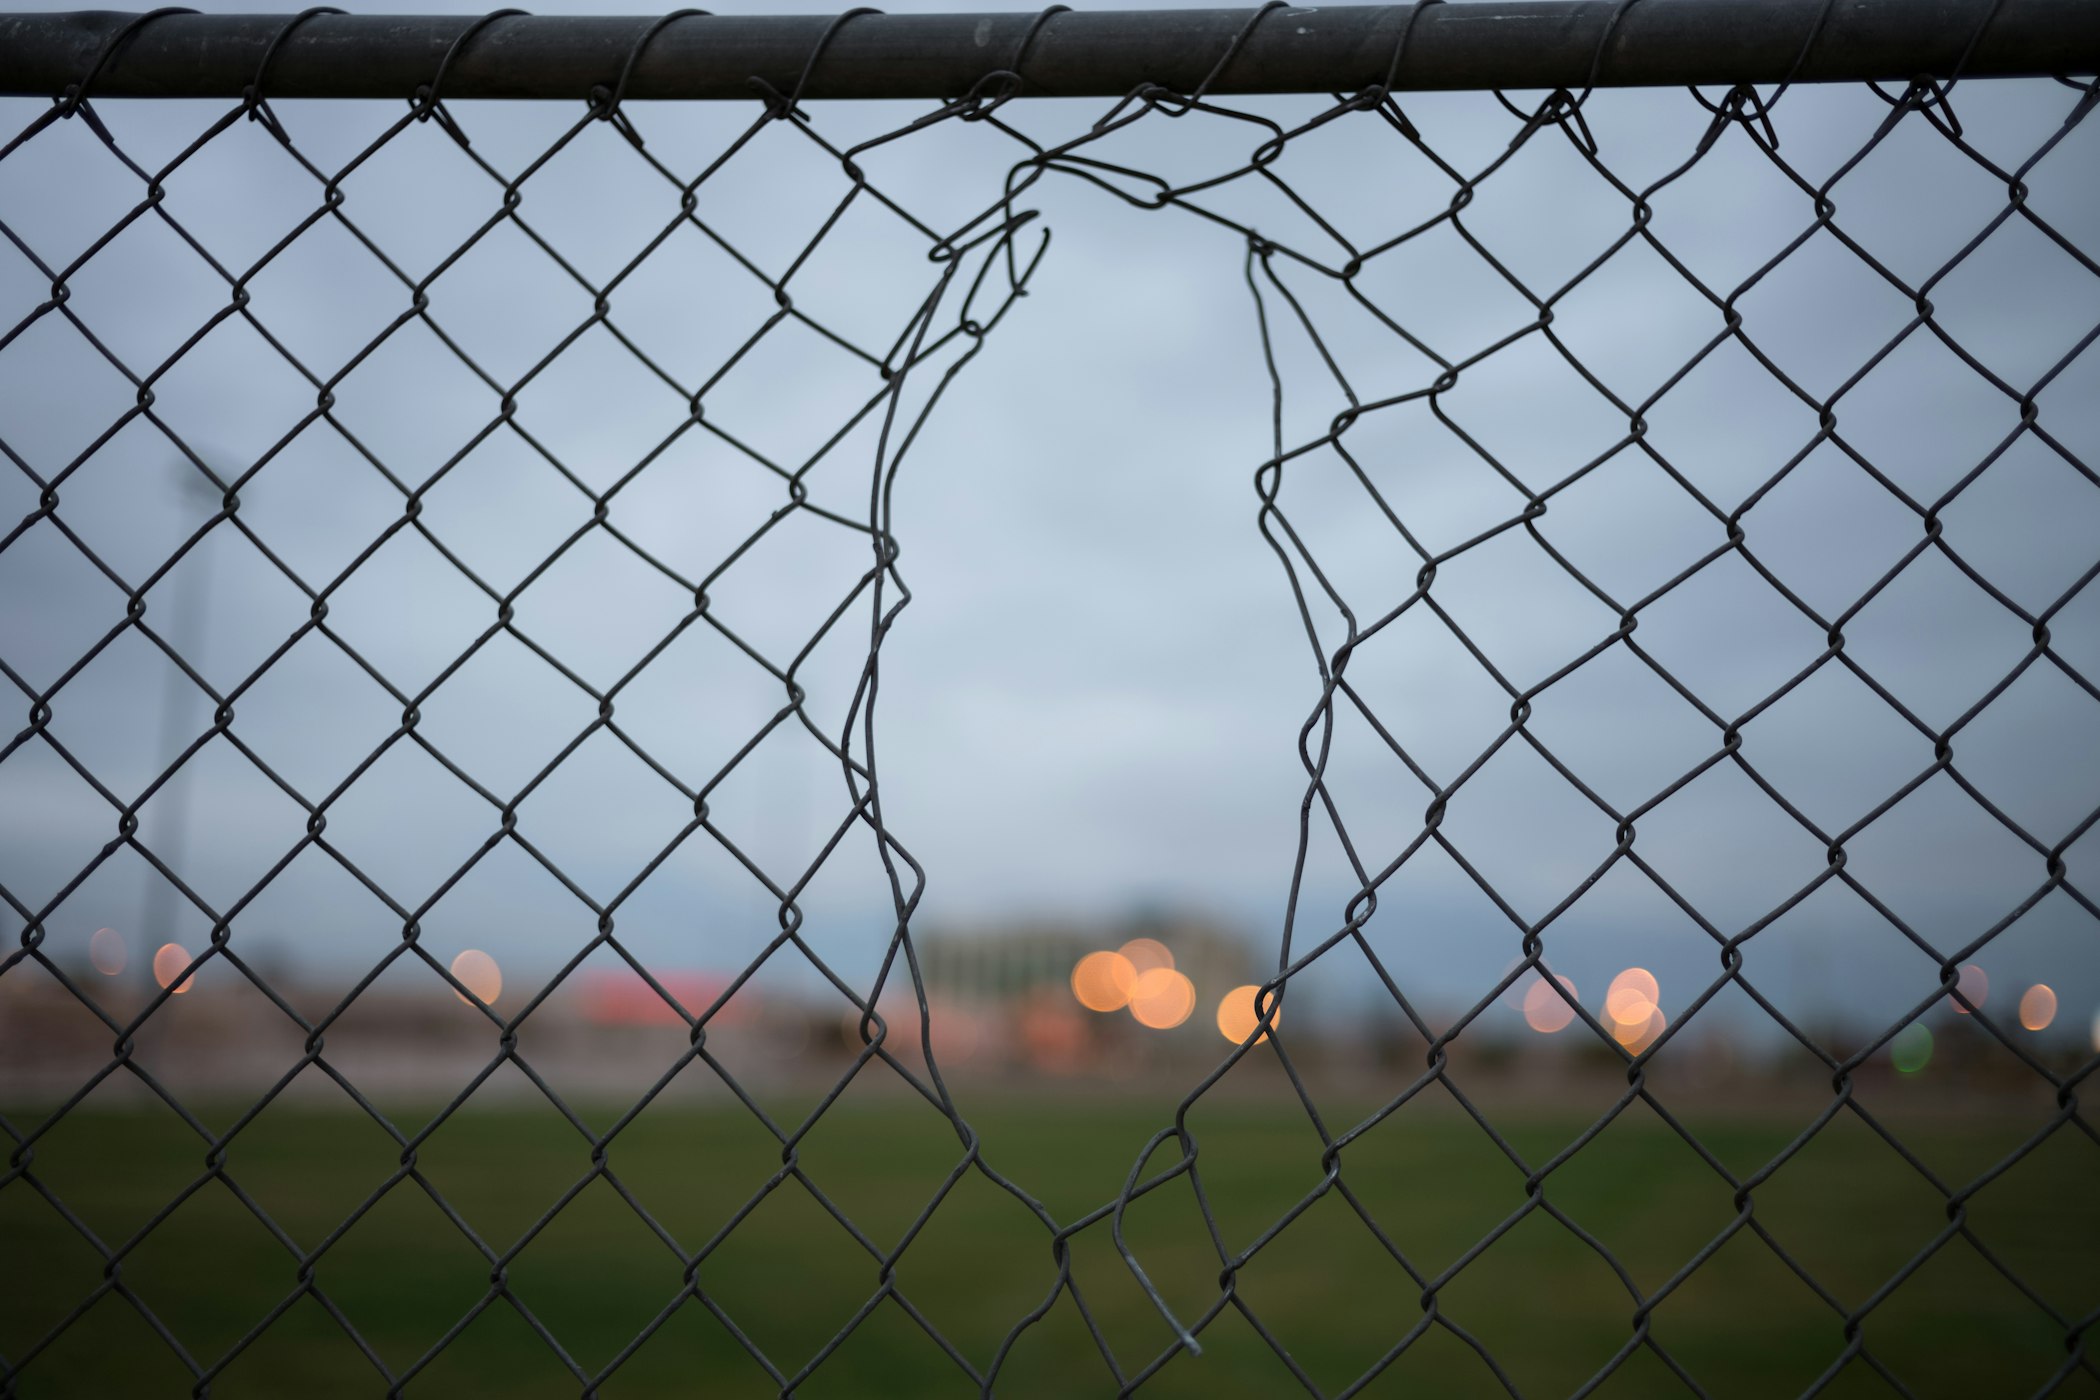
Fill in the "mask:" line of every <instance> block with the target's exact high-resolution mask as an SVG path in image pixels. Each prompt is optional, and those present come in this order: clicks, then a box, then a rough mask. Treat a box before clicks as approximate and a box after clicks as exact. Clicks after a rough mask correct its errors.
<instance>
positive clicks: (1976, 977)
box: [1947, 963, 1991, 1016]
mask: <svg viewBox="0 0 2100 1400" xmlns="http://www.w3.org/2000/svg"><path fill="white" fill-rule="evenodd" d="M1954 988H1955V990H1956V991H1958V992H1960V993H1961V994H1962V995H1963V996H1965V997H1967V998H1968V999H1969V1006H1982V1005H1983V999H1984V998H1985V997H1987V996H1989V995H1990V994H1991V979H1990V978H1988V977H1986V976H1984V975H1983V969H1982V968H1980V967H1978V966H1977V965H1976V964H1975V963H1963V964H1962V966H1961V974H1960V975H1959V976H1958V977H1956V978H1955V979H1954ZM1947 1005H1949V1006H1951V1007H1953V1008H1954V1009H1955V1010H1956V1011H1958V1012H1960V1013H1961V1014H1962V1015H1964V1016H1966V1015H1968V1014H1969V1006H1963V1005H1962V1004H1961V1003H1960V1002H1959V1001H1956V1000H1955V999H1954V998H1953V997H1951V996H1950V997H1948V998H1947Z"/></svg>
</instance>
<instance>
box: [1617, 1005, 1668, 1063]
mask: <svg viewBox="0 0 2100 1400" xmlns="http://www.w3.org/2000/svg"><path fill="white" fill-rule="evenodd" d="M1669 1024H1670V1022H1669V1020H1668V1018H1666V1017H1665V1016H1664V1015H1663V1014H1662V1008H1661V1007H1659V1006H1656V1005H1654V1004H1653V1003H1652V1002H1651V1003H1650V1004H1649V1008H1648V1019H1647V1020H1645V1021H1641V1022H1639V1023H1637V1024H1630V1023H1628V1022H1625V1021H1622V1020H1620V1019H1619V1018H1618V1017H1617V1016H1616V1015H1614V1016H1613V1017H1612V1023H1611V1038H1612V1039H1613V1040H1616V1041H1618V1042H1619V1044H1621V1045H1623V1046H1625V1047H1626V1049H1627V1051H1628V1052H1629V1053H1631V1054H1635V1055H1638V1054H1640V1053H1641V1052H1642V1051H1643V1050H1646V1049H1647V1048H1648V1047H1649V1046H1651V1045H1653V1044H1654V1043H1655V1042H1656V1040H1657V1038H1658V1037H1660V1036H1661V1035H1662V1033H1663V1031H1664V1030H1665V1029H1667V1028H1668V1026H1669Z"/></svg>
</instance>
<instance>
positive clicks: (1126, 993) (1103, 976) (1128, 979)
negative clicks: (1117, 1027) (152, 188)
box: [1072, 953, 1138, 1011]
mask: <svg viewBox="0 0 2100 1400" xmlns="http://www.w3.org/2000/svg"><path fill="white" fill-rule="evenodd" d="M1137 979H1138V972H1137V969H1136V968H1134V967H1132V966H1131V965H1130V959H1128V958H1126V957H1124V956H1123V955H1122V954H1121V953H1088V954H1087V955H1086V956H1085V957H1083V958H1081V959H1080V960H1079V961H1078V962H1077V963H1076V964H1074V965H1073V968H1072V995H1073V996H1075V997H1077V998H1079V1004H1080V1005H1081V1006H1083V1007H1085V1008H1086V1009H1087V1010H1089V1011H1121V1010H1122V1009H1123V1008H1124V1007H1125V1006H1128V1005H1129V1004H1130V989H1131V986H1132V985H1133V984H1134V983H1136V981H1137Z"/></svg>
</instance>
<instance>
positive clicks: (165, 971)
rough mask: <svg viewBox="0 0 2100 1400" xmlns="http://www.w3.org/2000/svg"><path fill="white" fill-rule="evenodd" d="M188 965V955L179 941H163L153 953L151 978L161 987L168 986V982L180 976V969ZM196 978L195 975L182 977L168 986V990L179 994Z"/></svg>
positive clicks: (186, 989) (188, 987) (187, 988)
mask: <svg viewBox="0 0 2100 1400" xmlns="http://www.w3.org/2000/svg"><path fill="white" fill-rule="evenodd" d="M189 965H190V955H189V953H188V952H187V951H186V950H184V948H183V946H182V945H181V944H180V943H163V944H161V945H160V947H159V948H157V949H155V950H154V953H153V980H154V981H155V982H157V983H159V984H160V985H161V986H163V987H168V984H169V983H170V982H174V981H175V979H176V978H177V977H182V970H183V969H184V968H186V967H188V966H189ZM196 980H197V979H196V977H195V975H191V976H189V977H182V980H181V981H180V982H176V984H175V985H174V986H172V987H168V990H169V991H171V992H173V993H174V994H175V995H176V996H181V995H182V994H183V993H184V992H186V991H188V990H189V989H190V984H191V983H193V982H195V981H196Z"/></svg>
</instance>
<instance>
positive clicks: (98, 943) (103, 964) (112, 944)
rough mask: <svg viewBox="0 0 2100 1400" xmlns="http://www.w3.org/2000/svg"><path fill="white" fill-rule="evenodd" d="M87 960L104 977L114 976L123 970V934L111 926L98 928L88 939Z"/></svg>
mask: <svg viewBox="0 0 2100 1400" xmlns="http://www.w3.org/2000/svg"><path fill="white" fill-rule="evenodd" d="M88 961H89V962H91V963H93V964H94V965H95V971H97V972H99V973H101V974H102V975H103V976H104V977H114V976H116V975H117V974H118V973H120V972H122V971H123V970H124V961H125V949H124V935H123V934H121V933H118V932H117V931H116V930H115V929H113V928H98V929H96V930H95V932H94V935H93V936H92V937H90V938H89V939H88Z"/></svg>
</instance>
